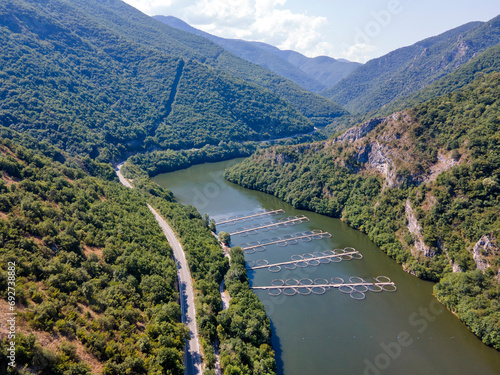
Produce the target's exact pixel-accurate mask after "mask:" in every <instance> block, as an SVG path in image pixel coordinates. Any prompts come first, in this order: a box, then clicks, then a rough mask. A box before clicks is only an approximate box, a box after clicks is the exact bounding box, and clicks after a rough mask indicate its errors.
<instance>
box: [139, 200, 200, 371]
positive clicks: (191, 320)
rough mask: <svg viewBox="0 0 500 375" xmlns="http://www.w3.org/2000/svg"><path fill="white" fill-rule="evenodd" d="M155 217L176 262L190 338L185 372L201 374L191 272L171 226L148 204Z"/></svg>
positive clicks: (182, 307) (184, 319) (183, 319)
mask: <svg viewBox="0 0 500 375" xmlns="http://www.w3.org/2000/svg"><path fill="white" fill-rule="evenodd" d="M148 208H149V209H150V210H151V212H152V213H153V215H155V219H156V221H157V222H158V224H159V225H160V227H161V229H162V230H163V233H164V234H165V237H167V240H168V243H169V244H170V247H172V250H173V251H174V258H175V262H176V263H177V276H178V278H179V290H180V295H181V311H182V322H183V323H186V325H187V326H188V328H189V332H190V336H191V337H190V339H189V342H188V345H187V348H186V359H185V365H186V372H185V374H186V375H188V374H193V375H194V374H202V366H201V355H200V343H199V341H198V327H197V326H196V311H195V308H194V292H193V284H192V282H191V273H190V272H189V267H188V265H187V261H186V257H185V255H184V250H183V249H182V245H181V243H180V242H179V240H178V239H177V237H176V236H175V233H174V232H173V230H172V228H170V226H169V225H168V224H167V222H166V221H165V220H164V219H163V218H162V217H161V216H160V215H158V213H157V212H156V211H155V210H154V208H153V207H151V206H150V205H149V204H148Z"/></svg>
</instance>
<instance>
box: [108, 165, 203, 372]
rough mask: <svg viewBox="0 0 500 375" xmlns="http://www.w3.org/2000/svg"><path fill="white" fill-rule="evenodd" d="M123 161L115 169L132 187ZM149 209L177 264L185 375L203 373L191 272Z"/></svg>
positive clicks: (180, 250)
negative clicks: (185, 338) (184, 330)
mask: <svg viewBox="0 0 500 375" xmlns="http://www.w3.org/2000/svg"><path fill="white" fill-rule="evenodd" d="M123 164H124V163H120V164H118V166H117V167H116V169H115V171H116V174H117V176H118V178H119V179H120V182H121V183H122V185H124V186H126V187H128V188H130V189H133V186H132V185H131V184H130V182H129V181H128V180H127V179H126V178H125V177H123V175H122V174H121V172H120V170H121V168H122V167H123ZM148 208H149V210H150V211H151V212H152V213H153V215H154V217H155V219H156V221H157V222H158V225H160V228H161V229H162V231H163V233H164V234H165V237H166V238H167V241H168V243H169V244H170V247H171V248H172V250H173V253H174V259H175V263H176V264H177V277H178V280H179V294H180V302H181V312H182V322H183V323H185V324H186V325H187V327H188V328H189V335H190V339H189V341H188V343H187V344H186V352H185V356H184V365H185V367H186V371H185V374H186V375H197V374H202V373H203V366H202V362H201V352H200V342H199V339H198V326H197V325H196V311H195V305H194V291H193V284H192V281H191V280H192V279H191V273H190V272H189V267H188V264H187V261H186V256H185V255H184V250H183V248H182V245H181V243H180V242H179V240H178V239H177V237H176V235H175V233H174V231H173V230H172V228H170V226H169V225H168V223H167V222H166V221H165V219H163V218H162V217H161V216H160V215H159V214H158V213H157V212H156V210H155V209H154V208H153V207H151V206H150V205H149V204H148Z"/></svg>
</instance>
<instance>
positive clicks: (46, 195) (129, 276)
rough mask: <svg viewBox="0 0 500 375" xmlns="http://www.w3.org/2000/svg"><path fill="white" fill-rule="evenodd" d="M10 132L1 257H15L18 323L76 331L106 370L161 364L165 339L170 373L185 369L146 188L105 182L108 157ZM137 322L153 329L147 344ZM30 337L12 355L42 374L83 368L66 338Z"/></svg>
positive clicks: (166, 254)
mask: <svg viewBox="0 0 500 375" xmlns="http://www.w3.org/2000/svg"><path fill="white" fill-rule="evenodd" d="M18 138H19V139H16V140H15V141H13V140H8V139H0V160H1V161H6V162H4V163H1V170H0V172H1V177H2V178H1V180H0V201H1V202H3V205H2V208H1V211H2V219H1V220H0V239H1V241H0V263H1V264H4V265H5V264H6V263H7V262H9V261H10V262H16V274H17V283H16V286H17V293H16V295H17V296H18V298H17V300H18V302H19V303H20V304H22V305H23V306H24V307H25V309H24V311H23V312H22V313H20V314H19V316H20V317H21V319H22V320H21V322H26V323H24V324H28V325H29V328H28V327H26V328H28V329H30V330H31V331H33V332H35V333H36V332H37V331H39V330H42V331H47V332H49V333H50V334H53V335H56V334H58V335H60V336H61V337H66V338H68V339H71V340H77V342H78V345H80V346H81V345H83V346H84V347H85V348H86V349H87V350H88V351H89V352H91V353H92V354H94V355H95V356H96V357H97V358H98V359H99V360H100V361H102V362H103V363H104V367H105V370H104V373H110V374H112V373H113V374H124V373H134V374H140V373H147V372H154V371H159V370H161V368H162V367H161V363H158V362H156V356H157V355H158V353H160V352H161V351H162V350H164V349H166V348H168V350H169V351H170V353H171V354H172V355H174V354H175V357H176V358H177V362H176V363H177V364H178V366H176V367H169V369H170V371H172V372H171V373H172V374H174V373H176V374H181V373H183V371H184V368H183V365H182V355H183V349H184V340H185V339H186V337H187V332H186V328H185V326H184V325H183V324H181V323H180V322H179V306H178V304H177V302H176V301H177V300H178V294H177V292H176V291H175V280H176V267H175V263H174V262H173V260H172V254H171V249H170V247H169V245H168V243H167V242H166V239H165V237H164V235H163V233H162V232H161V230H160V228H159V227H158V226H157V224H156V221H155V220H154V217H153V216H152V215H151V213H150V212H149V210H148V208H147V206H146V199H145V197H144V196H143V195H142V194H140V193H139V192H136V191H133V190H131V189H126V188H124V187H122V186H120V185H119V184H118V183H117V182H113V181H108V180H110V179H111V178H110V176H111V174H112V173H113V170H112V169H111V168H110V167H109V166H105V165H102V164H98V163H95V162H93V161H90V160H84V161H83V162H81V161H78V160H76V159H71V158H68V159H67V160H66V161H65V162H64V164H63V163H61V162H59V161H56V160H54V159H52V158H49V157H47V156H44V155H42V154H40V153H39V152H38V151H36V150H33V149H27V148H25V147H23V146H20V145H19V144H18V143H17V142H18V141H20V140H21V141H22V139H23V137H18ZM40 148H43V147H40ZM78 165H82V166H83V167H84V168H85V169H88V170H90V171H91V172H92V174H96V175H98V176H99V177H93V176H91V175H89V174H88V173H87V172H85V171H84V170H83V169H81V168H79V167H78ZM2 279H3V277H2ZM2 290H3V292H2V297H3V298H6V292H5V290H6V288H3V289H2ZM153 311H155V312H156V313H150V312H153ZM162 312H163V313H162ZM144 330H145V331H147V332H152V331H155V334H154V340H150V341H148V342H149V346H148V348H147V351H145V350H146V349H145V346H144V345H142V344H141V342H142V341H143V340H144V339H145V338H147V336H146V335H145V334H144V333H143V331H144ZM30 337H31V336H30ZM20 340H24V339H20ZM23 342H24V341H19V343H20V344H19V345H21V346H18V348H24V347H25V345H24V344H22V343H23ZM28 343H31V344H29V345H30V346H29V347H27V349H26V350H24V349H22V350H21V351H20V352H19V353H21V354H20V355H19V361H20V362H19V363H20V364H26V365H28V366H30V367H31V368H36V369H38V371H40V373H46V374H63V373H64V374H70V373H71V374H73V373H74V374H84V373H87V372H88V371H87V370H88V369H87V366H85V365H83V364H81V363H80V360H78V359H76V358H74V350H73V349H72V348H71V347H68V346H67V345H66V346H61V348H60V350H59V351H58V352H48V351H46V350H45V349H40V348H39V347H38V346H37V345H38V344H36V343H34V341H33V339H31V338H30V339H29V340H28ZM26 345H28V344H26ZM3 347H5V346H4V345H3ZM147 356H149V357H151V358H152V359H151V360H148V361H146V357H147ZM22 358H24V359H22ZM72 358H73V359H72ZM75 361H76V362H75ZM77 362H78V363H79V364H78V366H77V365H73V364H74V363H77ZM78 369H79V370H78Z"/></svg>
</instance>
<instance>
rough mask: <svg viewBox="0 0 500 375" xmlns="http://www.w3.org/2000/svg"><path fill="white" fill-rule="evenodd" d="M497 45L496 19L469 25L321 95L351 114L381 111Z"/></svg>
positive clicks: (362, 70)
mask: <svg viewBox="0 0 500 375" xmlns="http://www.w3.org/2000/svg"><path fill="white" fill-rule="evenodd" d="M499 43H500V16H498V17H496V18H494V19H492V20H491V21H489V22H472V23H468V24H465V25H463V26H460V27H457V28H455V29H452V30H449V31H447V32H445V33H443V34H440V35H438V36H435V37H432V38H428V39H425V40H422V41H420V42H418V43H415V44H414V45H412V46H409V47H404V48H400V49H398V50H396V51H393V52H391V53H389V54H387V55H385V56H382V57H380V58H377V59H373V60H370V61H368V62H367V63H366V64H364V65H363V66H361V67H359V68H358V69H357V70H356V71H354V72H353V73H352V74H351V75H349V76H348V77H347V78H345V79H343V80H342V81H340V82H339V83H338V84H336V85H335V86H334V87H332V88H331V89H329V90H326V91H324V92H323V93H322V94H323V95H324V96H326V97H328V98H331V99H332V100H334V101H336V102H338V103H339V104H340V105H343V106H345V107H346V108H347V109H348V110H349V111H351V112H353V113H366V112H370V111H373V110H377V109H379V108H382V107H383V106H385V105H388V104H390V103H392V102H393V101H394V100H396V99H398V98H400V97H404V96H408V95H411V94H413V93H415V92H417V91H419V90H421V89H423V88H424V87H426V86H428V85H429V84H431V83H432V82H434V81H436V80H438V79H440V78H442V77H444V76H445V75H447V74H450V73H452V72H453V71H455V70H456V69H458V68H459V67H461V66H462V65H464V64H466V63H467V62H468V61H470V60H471V59H472V58H474V57H475V56H476V55H477V54H479V53H481V52H483V51H485V50H486V49H488V48H490V47H493V46H495V45H498V44H499Z"/></svg>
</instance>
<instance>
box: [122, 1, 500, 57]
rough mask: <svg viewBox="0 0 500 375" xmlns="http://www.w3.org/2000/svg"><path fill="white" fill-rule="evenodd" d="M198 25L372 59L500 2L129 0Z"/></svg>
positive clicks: (495, 11) (484, 15) (497, 7)
mask: <svg viewBox="0 0 500 375" xmlns="http://www.w3.org/2000/svg"><path fill="white" fill-rule="evenodd" d="M125 2H126V3H128V4H130V5H132V6H133V7H135V8H137V9H139V10H140V11H142V12H144V13H146V14H148V15H150V16H153V15H164V16H175V17H178V18H180V19H182V20H183V21H185V22H187V23H188V24H190V25H192V26H194V27H196V28H197V29H200V30H203V31H206V32H208V33H211V34H214V35H217V36H220V37H223V38H238V39H245V40H252V41H259V42H264V43H268V44H271V45H273V46H276V47H278V48H280V49H291V50H294V51H297V52H300V53H302V54H304V55H306V56H308V57H316V56H322V55H324V56H330V57H333V58H344V59H347V60H351V61H358V62H362V63H364V62H366V61H368V60H370V59H373V58H376V57H379V56H382V55H385V54H386V53H389V52H391V51H393V50H395V49H397V48H400V47H404V46H408V45H411V44H414V43H416V42H418V41H420V40H422V39H425V38H428V37H431V36H434V35H438V34H440V33H442V32H445V31H447V30H450V29H452V28H454V27H457V26H460V25H463V24H465V23H467V22H471V21H488V20H490V19H492V18H494V17H495V16H497V15H499V14H500V1H499V0H473V1H471V0H342V1H338V0H305V1H304V0H125Z"/></svg>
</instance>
